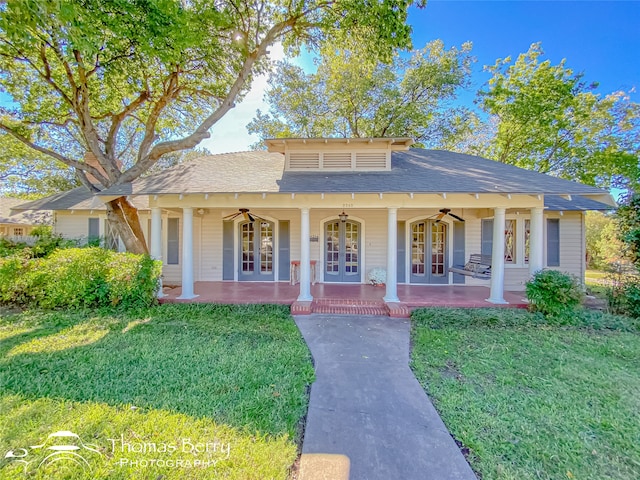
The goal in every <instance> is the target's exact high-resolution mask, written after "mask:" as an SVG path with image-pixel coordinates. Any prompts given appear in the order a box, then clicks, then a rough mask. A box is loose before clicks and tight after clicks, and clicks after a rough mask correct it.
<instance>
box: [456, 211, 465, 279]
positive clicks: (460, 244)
mask: <svg viewBox="0 0 640 480" xmlns="http://www.w3.org/2000/svg"><path fill="white" fill-rule="evenodd" d="M453 264H454V265H456V266H459V265H464V264H465V251H464V223H462V222H454V224H453ZM453 283H464V275H462V274H460V273H454V274H453Z"/></svg>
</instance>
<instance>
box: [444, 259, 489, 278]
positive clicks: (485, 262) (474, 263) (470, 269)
mask: <svg viewBox="0 0 640 480" xmlns="http://www.w3.org/2000/svg"><path fill="white" fill-rule="evenodd" d="M449 271H450V272H452V273H459V274H460V275H466V276H470V277H473V278H483V279H488V278H491V255H480V254H479V253H472V254H471V255H470V256H469V261H468V262H467V263H466V264H465V265H454V266H452V267H450V268H449Z"/></svg>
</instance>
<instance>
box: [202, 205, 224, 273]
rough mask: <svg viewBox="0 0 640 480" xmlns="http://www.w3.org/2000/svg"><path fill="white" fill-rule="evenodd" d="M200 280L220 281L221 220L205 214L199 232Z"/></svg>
mask: <svg viewBox="0 0 640 480" xmlns="http://www.w3.org/2000/svg"><path fill="white" fill-rule="evenodd" d="M200 236H201V239H200V244H201V245H202V246H201V248H200V263H201V265H200V280H202V281H210V282H215V281H220V280H222V219H221V218H219V216H215V215H212V214H205V215H204V216H203V218H202V229H201V230H200Z"/></svg>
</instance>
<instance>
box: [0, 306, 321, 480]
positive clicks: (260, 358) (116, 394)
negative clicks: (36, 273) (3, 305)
mask: <svg viewBox="0 0 640 480" xmlns="http://www.w3.org/2000/svg"><path fill="white" fill-rule="evenodd" d="M312 381H313V367H312V364H311V359H310V354H309V351H308V349H307V347H306V345H305V343H304V341H303V340H302V337H301V336H300V333H299V331H298V329H297V328H296V326H295V323H294V322H293V319H292V318H291V316H290V315H289V313H288V309H287V308H286V307H280V306H240V307H239V306H204V305H165V306H160V307H156V308H152V309H149V310H145V311H142V312H139V313H138V314H114V313H109V312H102V313H96V312H89V313H87V312H85V313H63V312H54V313H46V312H25V313H20V314H8V313H6V312H5V313H4V314H3V313H2V312H0V460H1V459H2V457H4V456H5V453H6V452H7V451H9V450H13V451H14V452H18V453H21V452H23V451H22V450H18V449H20V448H27V447H28V446H33V445H36V444H41V443H43V442H45V439H46V438H47V436H48V435H49V434H51V433H54V432H57V431H62V430H64V431H72V432H74V433H76V434H78V435H79V436H80V438H81V441H82V442H83V444H85V445H94V446H96V450H97V452H94V451H92V450H88V449H82V450H81V451H80V453H83V452H84V454H85V455H83V456H84V457H85V459H87V461H88V462H89V463H90V465H89V467H90V468H91V471H90V472H89V471H88V470H87V466H86V465H85V466H84V469H82V468H80V467H74V466H73V462H71V461H65V462H57V463H54V464H53V465H52V466H49V467H47V466H43V467H40V468H38V465H37V462H31V463H30V464H29V466H28V467H27V468H28V470H29V472H31V475H30V476H29V478H43V479H44V478H65V479H67V478H73V479H80V478H92V479H100V478H105V479H106V478H109V479H112V478H115V479H125V478H149V479H157V478H162V479H172V478H194V479H195V478H197V479H207V478H211V479H213V478H216V479H217V478H232V479H242V480H245V479H261V480H262V479H271V478H274V479H276V478H277V479H285V478H287V476H288V469H289V467H290V466H291V464H292V463H293V462H294V460H295V458H296V456H297V448H298V442H299V438H298V437H299V431H298V429H299V421H300V419H301V417H303V416H304V415H305V413H306V408H307V401H308V398H307V391H308V385H309V384H310V383H311V382H312ZM58 440H59V439H58ZM50 442H53V443H56V444H60V443H61V442H60V441H56V439H50ZM74 442H75V443H74ZM62 443H63V444H78V445H79V443H77V441H76V440H74V441H69V442H62ZM47 445H48V444H47ZM154 449H155V452H154ZM41 450H42V449H40V450H37V449H36V450H33V449H31V450H29V455H30V457H28V458H30V459H33V460H37V461H39V460H41V459H42V458H43V457H44V454H41V453H39V452H40V451H41ZM141 450H142V451H141ZM38 455H40V457H39V456H38ZM25 458H27V457H25ZM135 462H138V464H137V465H136V464H135ZM0 478H3V479H22V478H25V476H24V469H23V466H22V465H20V464H19V463H18V462H17V461H16V459H13V460H9V459H4V460H1V463H0Z"/></svg>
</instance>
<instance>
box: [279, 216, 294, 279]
mask: <svg viewBox="0 0 640 480" xmlns="http://www.w3.org/2000/svg"><path fill="white" fill-rule="evenodd" d="M290 272H291V248H290V224H289V220H281V221H280V222H278V280H282V281H288V280H289V274H290Z"/></svg>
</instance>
